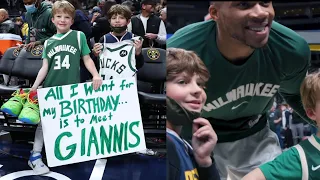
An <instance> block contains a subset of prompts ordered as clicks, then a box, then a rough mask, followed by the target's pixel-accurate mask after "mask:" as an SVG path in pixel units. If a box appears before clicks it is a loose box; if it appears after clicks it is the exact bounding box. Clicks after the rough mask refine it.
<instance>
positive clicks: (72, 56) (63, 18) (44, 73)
mask: <svg viewBox="0 0 320 180" xmlns="http://www.w3.org/2000/svg"><path fill="white" fill-rule="evenodd" d="M52 14H53V18H52V22H53V23H54V25H55V26H56V28H57V34H55V35H54V36H52V37H51V38H49V39H48V40H46V41H45V43H44V50H43V55H42V58H43V65H42V67H41V69H40V71H39V73H38V76H37V79H36V81H35V83H34V85H33V86H32V88H31V91H34V90H36V89H37V88H38V87H39V85H40V83H41V82H42V81H43V80H44V83H43V87H44V88H46V87H52V86H62V85H67V84H75V83H80V70H79V69H80V61H79V59H80V58H81V57H82V58H83V61H84V64H85V66H86V68H87V69H88V71H89V72H90V73H91V74H92V76H93V79H92V81H93V87H94V89H98V88H99V87H100V85H101V83H102V79H101V77H100V75H99V73H98V72H97V69H96V67H95V65H94V62H93V61H92V59H91V58H90V56H89V53H90V50H89V47H88V45H87V42H86V37H85V35H84V33H82V32H80V31H74V30H71V29H70V26H71V25H72V24H73V20H74V16H75V8H74V7H73V6H72V4H70V3H69V2H68V1H56V2H55V3H54V5H53V9H52ZM42 148H43V134H42V126H41V123H39V125H38V127H37V130H36V134H35V139H34V145H33V151H32V154H31V156H30V159H29V161H28V164H29V166H30V167H31V168H32V169H33V170H34V172H35V174H45V173H48V172H49V168H48V167H47V166H46V165H45V164H44V163H43V162H42V159H41V151H42Z"/></svg>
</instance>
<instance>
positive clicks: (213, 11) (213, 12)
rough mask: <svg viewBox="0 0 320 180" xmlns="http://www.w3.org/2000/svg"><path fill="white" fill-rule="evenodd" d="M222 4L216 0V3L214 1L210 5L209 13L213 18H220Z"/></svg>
mask: <svg viewBox="0 0 320 180" xmlns="http://www.w3.org/2000/svg"><path fill="white" fill-rule="evenodd" d="M220 6H221V4H220V3H218V2H215V3H212V4H211V5H210V7H209V14H210V16H211V18H212V19H213V20H215V21H216V20H217V19H218V18H219V15H218V8H219V7H220Z"/></svg>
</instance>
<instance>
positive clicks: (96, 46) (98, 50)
mask: <svg viewBox="0 0 320 180" xmlns="http://www.w3.org/2000/svg"><path fill="white" fill-rule="evenodd" d="M102 48H103V46H102V44H101V43H95V44H94V45H93V49H92V51H93V54H94V55H95V56H99V54H100V53H101V50H102Z"/></svg>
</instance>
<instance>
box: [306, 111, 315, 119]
mask: <svg viewBox="0 0 320 180" xmlns="http://www.w3.org/2000/svg"><path fill="white" fill-rule="evenodd" d="M306 114H307V116H308V117H309V118H310V119H312V120H314V121H315V120H316V119H317V118H316V114H315V112H314V110H313V109H311V108H308V109H306Z"/></svg>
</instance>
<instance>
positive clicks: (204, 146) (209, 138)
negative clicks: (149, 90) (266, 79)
mask: <svg viewBox="0 0 320 180" xmlns="http://www.w3.org/2000/svg"><path fill="white" fill-rule="evenodd" d="M166 66H167V81H166V91H167V122H166V127H167V163H168V164H167V169H168V172H167V179H170V180H195V179H197V180H198V179H200V180H204V179H210V180H213V179H220V176H219V173H218V171H217V169H216V167H215V163H214V161H213V158H212V157H211V154H212V151H213V149H214V147H215V145H216V143H217V135H216V133H215V131H214V130H213V129H212V126H211V124H210V123H209V121H208V120H206V119H204V118H200V113H201V110H202V107H203V105H204V103H205V102H206V99H207V95H206V93H205V92H204V88H205V83H206V82H207V81H208V79H209V72H208V70H207V68H206V67H205V65H204V64H203V62H202V61H201V60H200V59H199V57H198V56H197V55H196V54H195V53H193V52H192V51H186V50H183V49H176V48H169V49H167V64H166ZM186 124H192V126H193V128H192V134H193V136H192V140H191V145H190V144H189V143H188V142H187V141H185V140H184V139H182V138H181V136H180V133H181V129H182V126H184V125H186Z"/></svg>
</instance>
